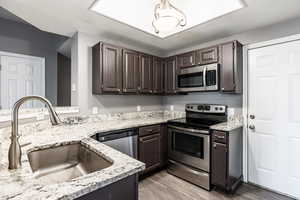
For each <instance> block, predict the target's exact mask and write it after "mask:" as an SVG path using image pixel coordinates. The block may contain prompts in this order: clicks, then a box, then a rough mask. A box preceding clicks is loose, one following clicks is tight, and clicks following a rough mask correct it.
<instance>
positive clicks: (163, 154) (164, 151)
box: [160, 124, 168, 167]
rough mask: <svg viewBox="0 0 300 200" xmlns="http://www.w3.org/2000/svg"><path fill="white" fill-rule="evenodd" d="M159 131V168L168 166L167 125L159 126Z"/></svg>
mask: <svg viewBox="0 0 300 200" xmlns="http://www.w3.org/2000/svg"><path fill="white" fill-rule="evenodd" d="M160 127H161V129H160V130H161V131H160V136H161V137H160V141H161V148H160V162H161V163H160V165H161V167H164V166H167V164H168V127H167V124H161V126H160Z"/></svg>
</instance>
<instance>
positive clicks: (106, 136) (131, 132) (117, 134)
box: [92, 129, 138, 142]
mask: <svg viewBox="0 0 300 200" xmlns="http://www.w3.org/2000/svg"><path fill="white" fill-rule="evenodd" d="M137 134H138V133H137V130H135V129H126V130H118V131H111V132H106V133H97V134H96V135H94V136H92V138H94V139H96V140H97V141H99V142H106V141H110V140H117V139H120V138H125V137H131V136H135V135H137Z"/></svg>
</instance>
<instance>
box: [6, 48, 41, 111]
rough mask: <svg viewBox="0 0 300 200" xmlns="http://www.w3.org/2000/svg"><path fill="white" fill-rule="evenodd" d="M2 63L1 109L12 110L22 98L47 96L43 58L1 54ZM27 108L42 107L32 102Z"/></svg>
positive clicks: (26, 105)
mask: <svg viewBox="0 0 300 200" xmlns="http://www.w3.org/2000/svg"><path fill="white" fill-rule="evenodd" d="M0 62H1V71H0V72H1V107H2V109H9V108H12V106H13V104H14V103H15V102H16V101H17V100H18V99H20V98H21V97H24V96H28V95H40V96H45V64H44V59H43V58H37V57H30V56H24V55H17V54H7V53H2V54H1V52H0ZM24 107H25V108H35V107H41V104H40V103H39V102H33V101H30V102H28V103H27V104H25V105H24Z"/></svg>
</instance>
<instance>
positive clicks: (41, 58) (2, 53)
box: [0, 51, 45, 63]
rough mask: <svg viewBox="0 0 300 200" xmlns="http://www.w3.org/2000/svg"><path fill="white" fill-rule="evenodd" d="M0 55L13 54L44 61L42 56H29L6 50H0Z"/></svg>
mask: <svg viewBox="0 0 300 200" xmlns="http://www.w3.org/2000/svg"><path fill="white" fill-rule="evenodd" d="M0 56H15V57H18V58H31V59H36V60H40V61H44V63H45V58H44V57H37V56H29V55H25V54H18V53H11V52H6V51H0Z"/></svg>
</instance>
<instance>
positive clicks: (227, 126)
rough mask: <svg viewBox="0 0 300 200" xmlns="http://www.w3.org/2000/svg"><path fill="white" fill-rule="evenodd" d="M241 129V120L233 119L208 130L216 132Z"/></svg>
mask: <svg viewBox="0 0 300 200" xmlns="http://www.w3.org/2000/svg"><path fill="white" fill-rule="evenodd" d="M241 127H243V120H240V119H235V120H230V121H228V122H224V123H220V124H216V125H213V126H211V127H210V129H213V130H218V131H232V130H235V129H238V128H241Z"/></svg>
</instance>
